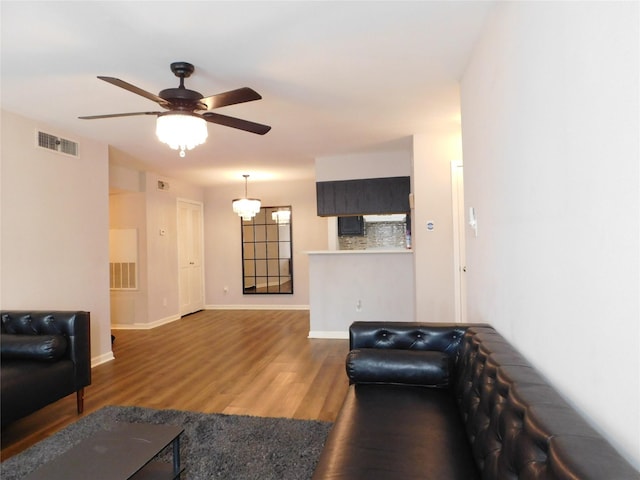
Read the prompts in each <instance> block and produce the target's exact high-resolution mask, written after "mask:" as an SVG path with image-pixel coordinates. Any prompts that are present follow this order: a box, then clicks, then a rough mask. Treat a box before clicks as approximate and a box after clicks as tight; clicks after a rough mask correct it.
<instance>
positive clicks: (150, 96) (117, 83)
mask: <svg viewBox="0 0 640 480" xmlns="http://www.w3.org/2000/svg"><path fill="white" fill-rule="evenodd" d="M98 78H99V79H100V80H104V81H105V82H107V83H110V84H112V85H115V86H116V87H120V88H124V89H125V90H128V91H130V92H132V93H135V94H137V95H140V96H143V97H144V98H148V99H149V100H151V101H152V102H156V103H157V104H159V105H160V106H162V107H165V108H169V102H167V101H166V100H165V99H163V98H161V97H159V96H157V95H155V94H153V93H150V92H147V91H146V90H143V89H141V88H139V87H136V86H135V85H131V84H130V83H127V82H125V81H124V80H120V79H119V78H114V77H101V76H98Z"/></svg>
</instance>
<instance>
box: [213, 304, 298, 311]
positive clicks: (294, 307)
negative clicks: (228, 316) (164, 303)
mask: <svg viewBox="0 0 640 480" xmlns="http://www.w3.org/2000/svg"><path fill="white" fill-rule="evenodd" d="M204 308H205V310H309V305H205V306H204Z"/></svg>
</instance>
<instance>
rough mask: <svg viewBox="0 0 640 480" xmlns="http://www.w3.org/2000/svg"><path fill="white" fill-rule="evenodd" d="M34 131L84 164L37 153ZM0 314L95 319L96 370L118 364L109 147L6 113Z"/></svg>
mask: <svg viewBox="0 0 640 480" xmlns="http://www.w3.org/2000/svg"><path fill="white" fill-rule="evenodd" d="M37 128H40V129H42V130H43V131H45V132H47V133H51V134H54V135H57V136H62V137H64V138H69V139H71V140H74V141H77V142H79V143H80V158H74V157H69V156H65V155H61V154H58V153H56V152H50V151H47V150H43V149H40V148H37V147H36V146H35V131H36V129H37ZM0 158H1V162H2V163H1V170H0V172H1V175H0V183H1V188H2V190H1V198H2V202H1V207H0V208H1V217H0V219H1V228H0V239H1V253H0V263H1V266H0V308H3V309H41V310H49V309H60V310H87V311H89V312H91V354H92V357H93V362H94V363H100V362H103V361H107V360H110V359H112V358H113V355H112V353H111V336H110V335H111V333H110V320H109V236H108V228H109V217H108V215H109V212H108V188H109V171H108V149H107V145H104V144H101V143H97V142H94V141H91V140H88V139H85V138H78V137H76V136H75V135H72V134H69V133H68V132H63V131H58V130H56V129H55V128H52V127H50V126H48V125H41V124H38V123H36V122H35V121H32V120H30V119H27V118H24V117H21V116H18V115H15V114H13V113H9V112H6V111H2V147H1V157H0Z"/></svg>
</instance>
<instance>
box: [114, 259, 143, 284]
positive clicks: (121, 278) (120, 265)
mask: <svg viewBox="0 0 640 480" xmlns="http://www.w3.org/2000/svg"><path fill="white" fill-rule="evenodd" d="M109 284H110V285H109V287H110V288H111V290H135V289H136V288H137V285H136V264H135V263H134V262H111V263H109Z"/></svg>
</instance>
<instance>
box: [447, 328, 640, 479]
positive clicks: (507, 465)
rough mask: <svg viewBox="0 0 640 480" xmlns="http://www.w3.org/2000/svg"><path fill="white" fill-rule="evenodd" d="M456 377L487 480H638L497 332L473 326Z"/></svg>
mask: <svg viewBox="0 0 640 480" xmlns="http://www.w3.org/2000/svg"><path fill="white" fill-rule="evenodd" d="M455 376H456V378H455V383H454V395H455V397H456V400H457V402H458V405H459V408H460V413H461V415H462V419H463V421H464V424H465V427H466V431H467V436H468V438H469V441H470V443H471V446H472V450H473V455H474V458H475V461H476V464H477V465H478V467H479V468H480V470H481V471H482V478H483V479H495V480H525V479H526V480H536V479H540V480H542V479H545V480H554V479H567V480H568V479H572V480H573V479H581V480H582V479H618V480H622V479H638V478H640V475H639V474H638V472H636V471H635V470H634V469H633V468H632V467H631V466H630V465H629V464H628V463H627V462H625V461H624V460H623V459H622V458H621V457H620V456H619V454H618V453H617V452H616V451H615V450H614V449H613V448H612V446H611V445H610V444H609V443H608V442H607V441H606V440H605V439H604V438H603V437H602V436H601V435H600V434H599V433H598V432H596V431H595V430H594V429H593V428H592V427H591V426H590V425H589V424H588V423H587V422H586V421H585V419H584V418H583V417H581V416H580V415H579V414H578V413H577V412H576V411H575V410H574V409H573V408H572V407H571V406H570V405H569V404H568V403H567V402H566V401H565V400H564V399H563V398H562V397H561V396H560V394H559V393H558V392H557V391H556V390H554V389H553V388H552V387H551V386H550V385H549V383H548V382H547V381H546V380H545V379H544V378H543V377H542V376H541V374H540V373H538V372H537V371H536V370H535V369H534V368H533V367H532V366H531V365H530V364H529V363H528V362H527V360H526V359H525V358H524V357H522V355H520V353H518V352H517V351H516V350H515V349H514V348H513V347H512V346H511V345H510V344H509V343H508V342H507V341H506V340H505V339H504V338H503V337H502V336H501V335H500V334H498V333H497V332H496V331H495V330H494V329H493V328H491V327H488V326H480V327H475V326H469V328H468V329H467V330H466V332H465V334H464V336H463V338H462V340H461V342H460V345H459V350H458V354H457V362H456V374H455Z"/></svg>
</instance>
